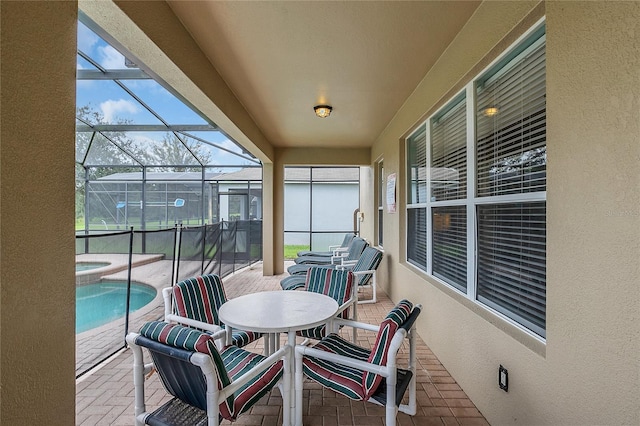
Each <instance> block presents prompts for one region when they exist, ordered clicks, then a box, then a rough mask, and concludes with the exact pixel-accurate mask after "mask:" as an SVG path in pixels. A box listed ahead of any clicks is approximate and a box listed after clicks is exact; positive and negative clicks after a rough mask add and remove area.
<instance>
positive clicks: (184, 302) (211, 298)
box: [162, 274, 262, 349]
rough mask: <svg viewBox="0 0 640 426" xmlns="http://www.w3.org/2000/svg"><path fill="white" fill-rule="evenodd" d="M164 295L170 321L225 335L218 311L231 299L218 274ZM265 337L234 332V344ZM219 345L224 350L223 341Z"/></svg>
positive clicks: (165, 291)
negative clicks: (228, 298) (228, 297)
mask: <svg viewBox="0 0 640 426" xmlns="http://www.w3.org/2000/svg"><path fill="white" fill-rule="evenodd" d="M162 296H163V298H164V320H165V321H166V322H172V323H179V324H183V325H187V326H189V327H193V328H197V329H199V330H203V331H206V332H208V333H212V334H214V336H215V337H217V336H219V335H220V334H225V332H224V331H223V330H225V326H224V324H223V323H222V322H221V321H220V318H219V317H218V310H219V309H220V306H222V304H223V303H225V302H226V301H227V296H226V294H225V291H224V286H223V285H222V280H221V279H220V277H219V276H218V275H215V274H209V275H201V276H197V277H193V278H188V279H186V280H183V281H180V282H179V283H177V284H176V285H174V286H172V287H167V288H164V289H162ZM216 333H218V334H216ZM261 336H262V335H261V334H260V333H255V332H252V331H243V330H235V329H234V330H233V333H232V335H231V344H233V345H235V346H238V347H239V348H241V347H243V346H246V345H248V344H249V343H251V342H253V341H254V340H257V339H259V338H260V337H261ZM217 343H218V348H219V349H222V346H223V345H224V343H223V341H218V342H217Z"/></svg>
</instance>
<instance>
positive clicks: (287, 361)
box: [282, 345, 293, 426]
mask: <svg viewBox="0 0 640 426" xmlns="http://www.w3.org/2000/svg"><path fill="white" fill-rule="evenodd" d="M286 348H287V353H286V355H285V357H284V359H283V362H282V363H283V367H284V374H283V377H282V383H283V385H282V424H283V425H286V426H289V425H290V424H291V420H292V419H291V399H292V398H293V395H291V392H292V389H291V383H292V382H293V380H292V379H293V377H292V374H291V370H292V368H293V348H292V347H291V346H290V345H287V346H286Z"/></svg>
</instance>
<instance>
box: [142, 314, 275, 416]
mask: <svg viewBox="0 0 640 426" xmlns="http://www.w3.org/2000/svg"><path fill="white" fill-rule="evenodd" d="M140 334H141V335H142V336H144V337H147V338H149V339H151V340H155V341H157V342H160V343H163V344H165V345H169V346H174V347H177V348H181V349H185V350H188V351H193V352H200V353H203V354H207V355H209V356H210V357H211V359H212V360H213V363H214V366H215V368H216V369H217V374H216V376H217V377H218V380H219V382H218V389H223V388H224V387H226V386H228V385H229V384H230V383H232V382H233V381H234V380H237V379H238V378H239V377H240V376H242V375H243V374H244V373H246V372H247V371H249V370H250V369H251V368H253V367H254V366H255V365H257V364H258V363H259V362H261V361H262V360H264V359H265V357H264V356H262V355H259V354H256V353H253V352H249V351H245V350H244V349H240V348H238V347H236V346H228V347H226V348H225V349H224V350H223V351H222V352H218V350H217V349H216V346H215V343H214V340H213V338H212V337H211V336H210V335H208V334H206V333H203V332H201V331H198V330H195V329H193V328H188V327H184V326H181V325H178V324H168V323H166V322H162V321H152V322H148V323H146V324H145V325H143V326H142V328H141V329H140ZM283 371H284V370H283V363H282V360H281V361H278V362H276V363H274V364H273V365H272V366H270V367H269V368H267V369H266V370H265V371H263V372H262V373H261V374H260V375H258V376H256V377H254V378H253V379H251V380H250V381H249V382H248V383H247V384H245V385H244V386H242V387H241V388H240V389H238V390H237V391H236V392H235V393H234V394H233V395H232V396H230V397H229V398H227V399H226V400H225V402H223V403H221V404H220V405H219V409H220V415H221V416H222V417H223V418H225V419H227V420H230V421H233V420H235V419H236V418H237V417H238V416H239V415H240V414H242V413H243V412H245V411H246V410H248V409H249V407H251V406H252V405H253V404H254V403H255V402H256V401H257V400H258V399H260V398H262V397H263V396H264V395H265V394H266V393H267V392H269V390H271V388H273V386H275V384H276V383H277V382H278V380H280V378H281V377H282V374H283Z"/></svg>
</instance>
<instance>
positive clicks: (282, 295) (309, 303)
mask: <svg viewBox="0 0 640 426" xmlns="http://www.w3.org/2000/svg"><path fill="white" fill-rule="evenodd" d="M337 311H338V302H336V301H335V300H334V299H332V298H331V297H329V296H325V295H323V294H318V293H312V292H307V291H294V290H289V291H285V290H280V291H263V292H258V293H251V294H246V295H244V296H240V297H236V298H233V299H231V300H228V301H227V302H226V303H224V304H223V305H222V306H221V307H220V311H219V316H220V320H221V321H222V322H223V323H225V324H227V325H229V326H230V327H233V328H237V329H240V330H247V331H256V332H261V333H284V332H289V331H296V330H304V329H306V328H311V327H315V326H318V325H320V324H324V323H325V322H326V321H327V320H328V319H329V318H331V317H332V316H334V315H335V314H336V312H337Z"/></svg>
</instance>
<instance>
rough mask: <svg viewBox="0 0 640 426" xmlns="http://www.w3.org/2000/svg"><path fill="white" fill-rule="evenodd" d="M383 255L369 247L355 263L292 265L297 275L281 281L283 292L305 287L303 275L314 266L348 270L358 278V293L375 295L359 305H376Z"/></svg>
mask: <svg viewBox="0 0 640 426" xmlns="http://www.w3.org/2000/svg"><path fill="white" fill-rule="evenodd" d="M382 256H383V253H382V252H381V251H380V250H378V249H377V248H374V247H367V248H365V249H364V251H363V252H362V254H361V256H360V258H359V259H358V261H357V262H355V263H351V264H349V263H347V262H345V264H343V265H292V267H294V266H295V267H296V268H295V270H294V272H296V274H294V275H291V276H288V277H286V278H284V279H282V281H280V286H281V287H282V289H283V290H295V289H297V288H300V287H303V286H304V285H305V282H306V281H305V275H303V273H304V272H305V270H306V271H308V270H309V269H310V268H311V267H312V266H315V267H319V268H326V269H346V270H350V271H351V272H353V274H354V275H355V276H356V278H357V285H358V292H360V291H361V290H362V289H364V288H371V290H372V292H373V295H372V297H371V298H370V299H360V298H358V303H360V304H362V303H376V301H377V296H376V293H377V286H378V282H377V278H376V270H377V269H378V266H380V262H381V261H382Z"/></svg>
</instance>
